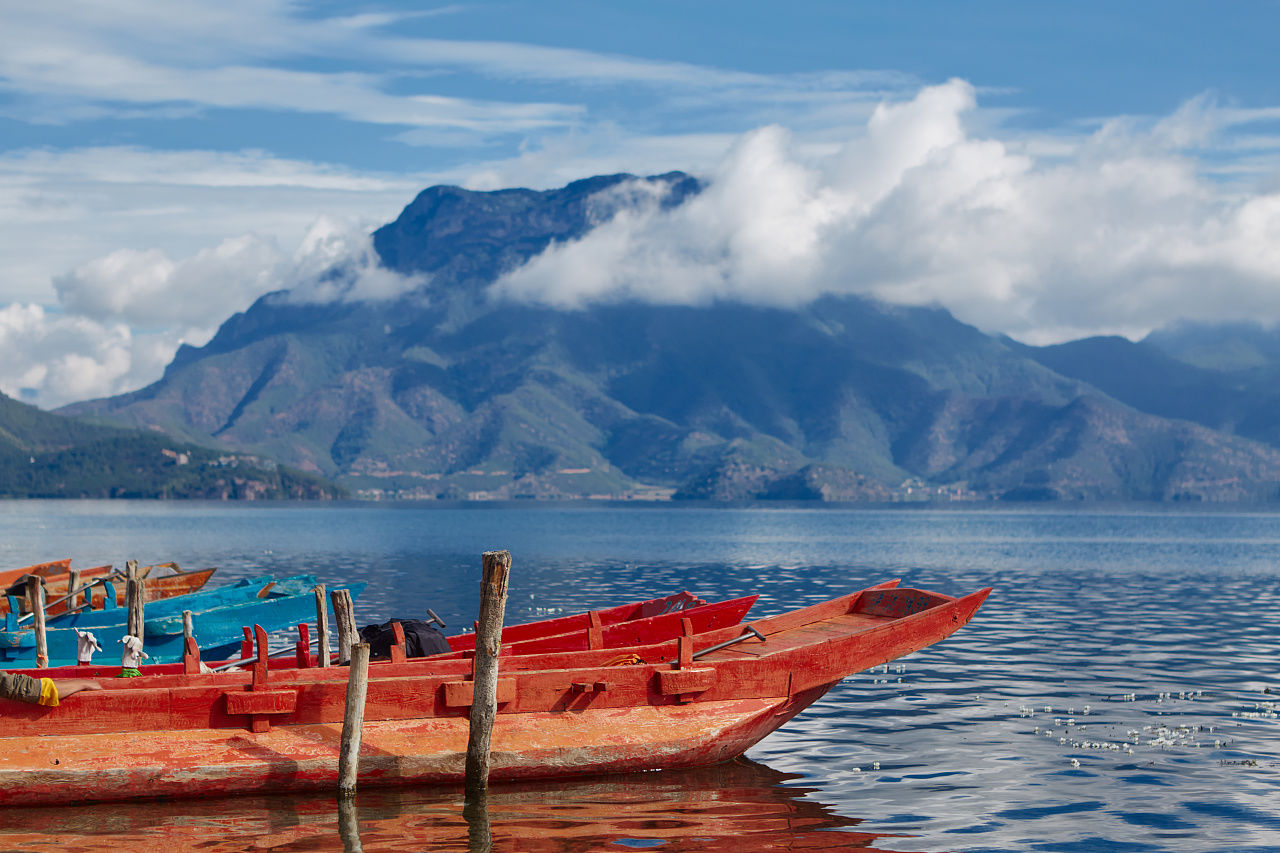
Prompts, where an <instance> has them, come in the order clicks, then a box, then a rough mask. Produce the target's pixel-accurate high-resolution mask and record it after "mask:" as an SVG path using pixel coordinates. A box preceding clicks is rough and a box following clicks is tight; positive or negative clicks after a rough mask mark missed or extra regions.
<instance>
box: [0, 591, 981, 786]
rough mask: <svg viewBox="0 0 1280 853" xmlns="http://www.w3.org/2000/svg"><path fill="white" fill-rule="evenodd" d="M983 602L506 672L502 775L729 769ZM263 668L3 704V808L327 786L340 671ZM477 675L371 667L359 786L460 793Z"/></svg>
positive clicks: (422, 665) (844, 606)
mask: <svg viewBox="0 0 1280 853" xmlns="http://www.w3.org/2000/svg"><path fill="white" fill-rule="evenodd" d="M988 592H989V590H982V591H980V592H977V593H974V594H972V595H970V596H966V597H964V598H960V599H954V598H950V597H948V596H941V595H938V594H935V593H928V592H924V591H921V590H913V589H898V588H885V587H883V586H882V587H878V588H872V589H868V590H863V591H860V592H857V593H851V594H850V595H847V596H842V597H841V598H837V599H832V600H831V601H828V602H823V603H821V604H817V605H812V606H810V607H807V608H802V609H800V610H796V611H792V612H790V613H785V614H779V615H777V616H771V617H766V618H764V619H760V620H757V621H756V622H754V623H752V625H751V628H752V631H749V632H745V633H744V628H743V626H734V627H729V628H722V629H717V630H714V631H710V632H707V633H705V634H698V635H695V636H681V637H679V638H678V639H674V640H671V641H669V642H666V643H663V644H659V645H656V646H648V647H634V651H635V652H636V654H634V655H627V656H625V657H627V658H634V660H631V661H628V662H624V663H618V656H617V655H616V654H615V653H616V651H617V650H611V649H602V650H588V651H582V652H572V653H561V654H552V655H546V656H536V655H534V656H528V657H513V658H509V659H505V660H504V662H503V667H502V668H500V671H499V679H498V687H497V702H498V713H497V715H496V719H495V723H494V726H495V728H494V731H493V736H492V741H491V743H492V756H491V761H490V767H491V770H490V774H491V778H493V779H497V780H500V779H512V780H515V779H548V778H558V777H565V776H582V775H594V774H601V773H614V772H629V771H638V770H650V769H669V768H680V767H692V766H698V765H707V764H715V763H717V762H722V761H726V760H729V759H731V758H734V757H736V756H738V755H741V754H742V753H743V752H744V751H745V750H747V749H748V748H750V747H751V746H752V745H754V744H755V743H757V742H759V741H760V740H761V739H762V738H764V737H765V736H766V735H768V734H769V733H770V732H772V731H774V730H775V729H777V728H778V727H779V726H781V725H783V724H784V723H786V722H787V721H788V720H789V719H791V718H792V717H793V716H795V715H796V714H797V713H799V712H800V711H802V710H803V709H804V708H806V707H808V706H809V705H810V704H811V703H813V702H814V701H816V700H817V699H818V698H819V697H821V696H822V695H823V694H824V693H826V692H827V691H828V690H829V689H830V688H831V686H832V685H834V684H835V683H837V682H839V681H840V680H841V679H842V678H844V677H846V676H848V675H851V674H853V673H855V672H859V671H862V670H865V669H868V668H870V667H873V666H876V665H879V664H882V663H886V662H888V661H890V660H893V659H895V658H898V657H901V656H902V655H904V654H909V653H910V652H913V651H916V650H918V649H921V648H924V647H926V646H928V645H931V644H933V643H936V642H938V641H939V640H941V639H944V638H945V637H948V636H950V635H951V634H952V633H954V632H955V631H956V630H958V629H959V628H960V627H961V626H963V625H964V624H966V623H967V622H968V621H969V619H970V618H971V617H972V616H973V614H974V612H975V611H976V610H977V608H978V606H979V605H980V604H981V603H982V601H983V600H984V599H985V598H986V595H987V593H988ZM756 632H758V633H756ZM260 633H261V632H260ZM762 638H763V639H762ZM726 641H730V642H728V643H727V642H726ZM260 643H261V647H265V634H263V635H261V637H260ZM695 646H696V647H697V649H699V651H698V652H696V654H698V655H699V657H694V655H695V649H694V647H695ZM669 656H670V657H669ZM263 661H264V662H263V663H262V664H259V665H256V666H255V667H254V669H255V670H256V672H254V673H223V674H218V675H207V676H206V675H198V674H191V675H182V676H152V677H144V678H138V679H129V681H130V682H133V683H132V684H128V685H124V684H120V683H119V682H117V683H114V684H110V685H109V686H108V689H106V690H103V691H100V692H95V693H82V694H78V695H77V696H76V697H74V698H73V699H72V700H70V701H68V702H67V703H65V704H64V705H63V706H61V707H59V708H56V709H45V708H40V707H38V706H21V705H19V704H18V703H15V702H10V701H3V700H0V717H2V718H3V722H4V735H2V736H0V805H9V804H23V803H27V804H35V803H47V802H59V801H62V800H63V799H65V797H66V796H67V792H68V791H74V792H75V796H76V797H77V798H79V799H82V800H119V799H138V798H146V797H167V796H172V797H191V796H204V795H209V794H227V793H248V792H258V791H267V790H270V791H305V790H314V789H331V788H333V787H334V786H336V783H337V772H338V771H337V767H338V751H339V745H340V742H341V729H342V715H343V708H344V705H345V694H346V678H345V676H346V673H345V670H344V669H341V668H337V669H320V668H310V669H302V668H300V669H296V670H292V671H279V672H277V671H274V670H269V669H268V668H267V667H266V666H265V659H263ZM646 661H647V662H646ZM469 664H470V661H465V660H441V661H432V660H431V659H425V658H424V659H418V660H416V661H405V662H401V663H391V664H387V665H385V666H382V667H380V668H379V670H378V673H377V675H376V676H375V677H373V678H371V679H370V681H369V685H368V692H367V698H366V700H365V723H364V729H363V732H364V734H363V736H362V748H361V758H360V763H359V784H360V785H362V786H376V785H396V784H429V783H454V782H458V781H461V780H462V778H463V768H464V764H465V753H466V745H467V730H468V726H469V713H470V706H471V702H472V699H473V692H474V686H475V685H474V682H472V681H471V680H470V677H469V676H470V673H469Z"/></svg>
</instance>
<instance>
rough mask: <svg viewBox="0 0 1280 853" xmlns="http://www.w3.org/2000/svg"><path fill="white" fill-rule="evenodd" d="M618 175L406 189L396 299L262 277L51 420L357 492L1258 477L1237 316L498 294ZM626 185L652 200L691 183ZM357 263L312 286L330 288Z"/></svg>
mask: <svg viewBox="0 0 1280 853" xmlns="http://www.w3.org/2000/svg"><path fill="white" fill-rule="evenodd" d="M633 180H637V179H635V178H633V177H631V176H628V175H613V176H602V177H597V178H592V179H589V180H585V181H578V182H575V183H572V184H570V185H568V186H566V187H563V188H561V189H557V190H550V191H534V190H524V189H511V190H500V191H496V192H475V191H469V190H465V189H461V188H458V187H444V186H442V187H432V188H430V189H427V190H425V191H424V192H422V193H421V194H420V195H419V196H418V197H417V198H416V199H414V200H413V202H412V203H411V204H409V206H408V207H406V208H405V210H404V211H403V212H402V213H401V215H400V216H399V217H398V218H397V219H396V221H394V222H392V223H389V224H387V225H386V226H384V227H382V228H381V229H379V230H378V231H377V232H375V234H374V242H373V244H374V248H375V250H376V252H377V255H378V257H379V260H380V263H381V264H382V265H383V266H385V267H386V268H387V269H389V270H392V271H394V272H396V273H399V274H402V275H403V276H406V277H409V280H412V281H415V282H417V285H416V286H414V287H412V288H410V289H409V290H408V291H407V292H405V293H403V294H402V295H400V296H398V297H395V298H390V299H383V300H380V301H374V300H360V299H354V298H342V297H341V296H338V297H337V298H335V299H333V300H331V301H329V302H326V303H323V304H316V303H314V302H311V301H306V300H304V299H300V298H298V296H297V294H291V293H288V292H279V293H273V294H269V295H267V296H264V297H262V298H260V299H259V300H258V301H257V302H256V303H255V304H254V305H253V306H252V307H250V308H249V309H248V310H246V311H245V312H243V313H240V314H236V315H235V316H233V317H231V318H229V319H228V320H227V321H226V322H225V323H224V324H223V325H222V327H221V328H220V329H219V331H218V332H217V334H216V335H215V336H214V337H213V339H212V340H210V342H209V343H208V344H206V345H205V346H203V347H199V348H193V347H183V348H182V349H181V350H180V351H179V352H178V353H177V355H176V356H175V358H174V360H173V362H172V363H171V364H170V366H169V367H168V369H167V370H166V372H165V375H164V376H163V378H162V379H160V380H159V381H157V382H155V383H153V384H152V385H150V386H148V387H146V388H143V389H141V390H138V391H135V392H132V393H129V394H124V395H121V396H117V397H112V398H107V399H100V400H92V401H87V402H82V403H76V404H74V405H72V406H68V407H66V408H65V409H63V410H62V412H63V413H65V414H71V415H76V416H92V417H93V418H94V419H96V420H97V421H99V422H107V423H113V424H117V425H121V426H128V427H132V428H141V429H144V430H150V431H152V432H153V433H154V432H159V433H162V434H164V435H166V436H169V437H171V439H170V440H173V441H182V442H186V443H188V444H190V445H193V446H195V445H199V446H207V447H212V448H215V449H221V450H223V451H225V452H234V453H242V454H254V455H256V456H260V457H263V458H272V459H278V460H280V461H281V462H282V463H284V464H286V465H288V466H293V467H295V468H298V469H301V470H303V471H307V472H311V473H312V474H314V475H317V476H322V477H325V478H330V479H332V480H334V481H336V482H337V483H339V484H341V485H342V486H344V487H346V488H348V489H350V490H351V491H352V492H354V493H355V494H357V495H359V496H363V497H368V498H416V499H437V498H438V499H485V498H494V499H518V498H531V499H557V498H581V497H602V498H604V497H607V498H618V499H625V498H639V499H644V498H697V499H714V500H751V499H762V498H767V499H787V500H815V499H816V500H832V501H891V500H915V499H931V500H964V499H971V500H986V499H1008V500H1156V501H1173V500H1179V501H1181V500H1191V501H1270V500H1275V499H1277V498H1278V497H1280V449H1277V448H1280V428H1278V427H1277V423H1278V421H1277V418H1276V417H1274V415H1275V414H1276V413H1277V411H1280V395H1277V393H1276V392H1275V391H1274V390H1273V389H1275V388H1276V387H1277V386H1276V383H1275V379H1276V378H1277V374H1278V372H1280V337H1277V335H1275V334H1273V333H1271V332H1269V331H1267V330H1263V329H1260V328H1256V327H1241V328H1230V327H1203V326H1194V325H1187V326H1182V327H1178V328H1174V329H1168V330H1163V331H1162V332H1160V333H1156V334H1153V335H1152V336H1151V337H1149V338H1148V339H1146V340H1144V341H1142V342H1138V343H1134V342H1130V341H1127V340H1125V339H1121V338H1093V339H1087V340H1081V341H1075V342H1071V343H1068V344H1062V345H1059V346H1051V347H1031V346H1026V345H1024V344H1020V343H1018V342H1016V341H1013V340H1011V339H1009V338H1005V337H998V336H991V335H987V334H984V333H982V332H980V331H979V330H978V329H976V328H974V327H972V326H969V325H966V324H964V323H961V322H960V321H958V320H957V319H956V318H955V317H953V316H952V315H951V314H949V313H948V312H947V311H945V310H943V309H941V308H921V307H902V306H893V305H888V304H884V303H881V302H877V301H874V300H871V299H867V298H863V297H859V296H827V297H823V298H821V299H819V300H817V301H815V302H813V303H811V304H809V305H807V306H804V307H802V308H799V309H784V308H774V307H761V306H753V305H747V304H743V303H737V302H727V301H726V302H715V303H711V304H707V305H702V306H693V307H691V306H672V305H654V304H647V303H643V302H639V301H629V302H619V303H613V304H599V305H593V306H589V307H586V308H581V309H575V310H560V309H556V308H551V307H545V306H539V305H533V304H521V303H516V302H513V301H509V300H506V301H504V300H499V299H495V298H494V296H493V292H492V289H491V287H490V286H491V285H492V284H493V283H494V282H495V281H496V280H497V279H498V277H499V276H501V275H502V274H503V273H504V272H506V271H509V270H512V269H514V268H516V267H518V266H519V265H521V264H523V263H525V262H526V261H528V260H529V259H531V258H533V257H535V256H537V255H538V254H539V253H541V252H542V251H544V250H545V249H546V248H547V247H548V246H551V245H552V244H553V243H557V242H561V243H562V242H566V241H572V240H574V239H577V238H579V237H581V236H582V235H584V234H586V233H587V232H588V231H590V230H591V229H592V228H593V227H596V225H597V224H598V223H599V222H601V221H603V220H604V219H607V218H608V216H609V215H611V212H612V211H611V210H610V209H609V207H608V205H609V204H620V203H625V202H619V201H617V199H625V197H626V196H625V194H621V193H616V192H608V191H609V190H615V189H617V188H619V187H620V186H621V185H623V184H624V183H625V182H628V181H633ZM642 180H645V181H647V182H649V183H650V184H653V185H659V186H661V188H662V190H663V191H664V193H665V195H664V196H663V198H664V199H665V201H664V202H663V203H664V204H668V205H679V204H681V203H683V202H684V201H685V200H687V199H688V198H689V197H691V196H693V195H695V194H697V193H698V192H700V191H701V189H702V185H701V184H700V183H699V182H698V181H697V180H696V179H694V178H692V177H690V176H688V175H684V174H682V173H670V174H666V175H659V176H654V177H650V178H645V179H642ZM610 199H612V200H613V201H608V200H610ZM357 274H358V273H357V271H355V270H353V269H349V268H344V267H342V266H339V267H336V268H334V269H333V270H330V271H329V272H328V273H327V274H326V276H327V278H328V281H327V282H326V283H327V284H329V285H330V286H331V290H332V292H335V293H338V294H341V293H343V290H344V288H349V287H351V286H353V282H354V280H355V276H356V275H357ZM0 425H2V422H0ZM2 435H3V433H0V436H2Z"/></svg>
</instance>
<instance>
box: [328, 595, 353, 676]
mask: <svg viewBox="0 0 1280 853" xmlns="http://www.w3.org/2000/svg"><path fill="white" fill-rule="evenodd" d="M329 598H330V599H331V600H332V601H333V621H334V622H336V623H338V666H346V665H347V664H349V663H350V662H351V647H352V646H353V645H355V642H356V637H358V636H360V635H359V634H358V633H357V632H356V609H355V607H354V606H353V605H352V604H351V591H350V590H347V589H335V590H334V591H333V592H331V593H329Z"/></svg>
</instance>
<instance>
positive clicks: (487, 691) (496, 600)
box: [465, 551, 511, 800]
mask: <svg viewBox="0 0 1280 853" xmlns="http://www.w3.org/2000/svg"><path fill="white" fill-rule="evenodd" d="M482 561H483V570H482V574H481V579H480V619H479V623H478V625H477V627H476V656H475V664H474V666H475V668H474V670H473V672H474V676H473V679H474V681H475V692H474V694H473V696H472V700H471V727H470V731H469V733H468V736H467V769H466V782H465V789H466V799H467V800H478V799H479V798H481V797H484V795H485V793H486V791H487V790H488V788H489V741H490V738H491V737H492V735H493V721H494V718H496V717H497V716H498V653H499V652H500V651H501V649H502V617H503V614H504V613H505V612H506V608H507V575H508V573H509V571H510V569H511V553H510V552H509V551H487V552H485V554H484V556H483V557H482Z"/></svg>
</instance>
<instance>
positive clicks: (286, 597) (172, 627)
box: [0, 577, 365, 668]
mask: <svg viewBox="0 0 1280 853" xmlns="http://www.w3.org/2000/svg"><path fill="white" fill-rule="evenodd" d="M286 580H287V581H288V582H287V583H284V584H283V585H282V586H281V594H276V595H272V594H271V593H272V591H274V589H275V588H274V587H273V588H272V591H269V592H268V595H267V597H266V598H256V597H255V598H249V599H246V600H244V601H240V602H232V603H225V602H224V603H221V604H217V603H214V604H212V605H210V606H206V607H204V608H202V609H200V610H198V611H197V610H196V609H194V608H192V607H190V606H186V607H179V608H178V609H177V612H176V613H175V612H165V613H159V614H156V615H155V616H152V614H151V605H148V606H147V618H146V620H145V623H144V630H143V650H144V651H145V652H146V653H147V654H148V655H149V656H150V657H149V658H148V659H147V662H148V663H175V662H178V661H181V660H182V653H183V634H182V611H183V610H191V611H192V614H191V619H192V626H193V629H194V633H195V638H196V644H197V645H198V646H199V647H200V651H201V655H202V656H203V657H204V658H206V659H209V660H217V659H221V658H225V657H230V656H233V655H235V654H236V653H238V651H239V649H240V641H241V638H242V637H243V630H242V628H243V627H244V626H248V625H254V624H257V625H261V626H262V627H263V628H264V629H266V631H267V632H268V633H271V632H275V631H284V630H287V629H289V628H292V627H294V626H295V625H297V624H299V623H301V622H309V621H311V620H313V619H315V615H316V606H315V595H314V594H313V593H312V592H311V591H310V586H308V587H307V589H306V591H305V592H304V591H298V592H293V590H296V589H298V588H299V587H301V586H302V585H303V582H302V577H298V578H289V579H286ZM310 580H311V581H312V584H311V585H312V586H314V580H315V579H314V578H310ZM364 587H365V584H364V583H355V584H350V585H347V586H339V587H334V589H346V590H349V591H350V593H351V597H352V598H355V597H356V596H357V595H359V594H360V592H362V591H363V590H364ZM285 593H292V594H285ZM159 604H160V602H156V605H157V608H159ZM329 608H330V613H332V604H329ZM101 612H103V611H94V613H101ZM107 612H109V613H115V614H116V615H117V621H116V622H114V623H113V624H109V625H93V626H92V627H91V628H89V629H88V630H92V631H93V634H94V636H95V637H96V638H97V640H98V642H99V643H100V644H101V646H102V649H103V651H102V652H101V653H100V654H101V655H103V657H104V658H108V659H109V657H110V656H111V655H112V653H113V652H118V651H119V650H120V648H121V646H120V645H119V643H120V639H121V638H122V637H124V636H125V634H126V633H127V630H128V629H127V624H128V613H127V611H126V610H125V609H124V608H116V609H115V610H114V611H107ZM79 627H81V628H83V627H84V626H83V625H82V626H79ZM45 637H46V642H47V644H48V649H49V665H50V666H72V665H74V664H75V663H76V657H77V648H78V637H77V635H76V632H75V626H72V627H58V628H46V631H45ZM35 646H36V640H35V632H34V631H32V630H30V629H22V630H16V631H14V630H5V631H0V667H8V668H14V667H24V666H31V665H32V664H33V663H34V661H35Z"/></svg>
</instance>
